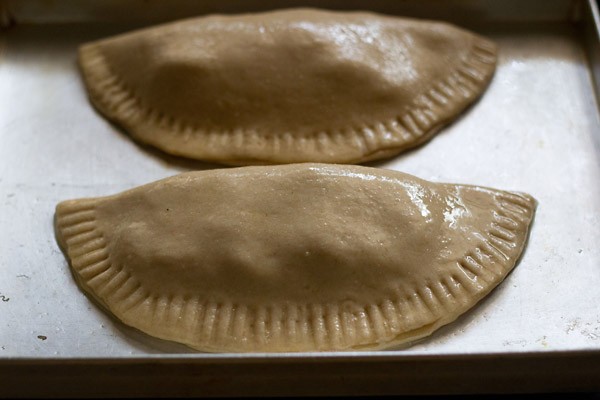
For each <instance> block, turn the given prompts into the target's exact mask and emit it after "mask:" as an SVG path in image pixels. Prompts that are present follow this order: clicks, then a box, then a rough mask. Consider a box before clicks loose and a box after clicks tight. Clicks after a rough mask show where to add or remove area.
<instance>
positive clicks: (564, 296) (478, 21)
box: [0, 0, 600, 364]
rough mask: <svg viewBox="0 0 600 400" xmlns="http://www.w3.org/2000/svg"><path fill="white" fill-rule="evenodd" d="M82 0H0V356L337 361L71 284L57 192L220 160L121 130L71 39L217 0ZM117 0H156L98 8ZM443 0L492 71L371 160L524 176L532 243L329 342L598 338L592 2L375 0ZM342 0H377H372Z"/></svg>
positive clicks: (451, 346) (136, 180)
mask: <svg viewBox="0 0 600 400" xmlns="http://www.w3.org/2000/svg"><path fill="white" fill-rule="evenodd" d="M85 3H86V2H73V1H64V2H60V1H57V2H46V1H31V2H2V1H1V0H0V14H2V15H1V17H2V18H0V23H4V25H11V24H14V26H12V27H11V28H9V29H5V30H3V31H0V364H2V363H3V362H5V363H6V362H15V363H18V362H20V361H21V362H22V361H24V360H25V361H28V362H30V363H35V362H38V361H39V362H43V361H44V360H46V361H48V360H64V361H72V360H79V361H82V360H83V361H85V360H92V359H94V360H113V361H114V360H118V359H121V360H147V359H150V360H155V361H156V360H158V361H160V360H169V362H170V363H173V362H177V361H181V362H187V361H190V360H191V361H193V360H195V361H199V362H212V361H215V362H219V363H221V364H222V363H224V362H225V363H226V362H228V361H231V362H233V360H237V361H235V362H240V360H244V359H246V360H253V362H258V363H268V362H272V361H277V360H279V361H281V360H282V359H286V357H287V358H288V359H294V358H305V359H306V358H308V359H318V360H327V359H328V358H329V360H334V359H336V357H338V356H339V354H338V355H336V354H327V353H325V354H318V355H317V354H308V353H303V354H278V355H269V354H250V355H248V354H246V355H241V354H240V355H219V354H217V355H207V354H202V353H198V352H195V351H193V350H191V349H189V348H187V347H185V346H181V345H177V344H173V343H169V342H165V341H160V340H157V339H153V338H150V337H147V336H146V335H144V334H142V333H139V332H137V331H135V330H133V329H130V328H128V327H126V326H124V325H123V324H121V323H119V322H118V321H115V320H114V319H112V318H111V317H109V316H107V315H106V314H105V313H104V312H102V311H101V310H100V309H99V308H97V307H96V306H95V305H94V304H92V303H91V302H90V300H89V299H88V298H87V297H86V296H84V295H83V293H82V292H81V291H80V290H79V289H78V287H77V286H76V284H75V281H74V279H73V277H72V276H71V273H70V271H69V268H68V266H67V263H66V260H65V258H64V256H63V254H62V253H61V251H60V250H59V248H58V246H57V244H56V241H55V238H54V232H53V225H52V222H53V214H54V207H55V205H56V204H57V203H58V202H59V201H61V200H65V199H71V198H79V197H85V196H100V195H106V194H111V193H115V192H119V191H121V190H124V189H128V188H131V187H134V186H137V185H141V184H144V183H148V182H151V181H154V180H157V179H161V178H164V177H167V176H171V175H174V174H177V173H180V172H183V171H189V170H194V169H206V168H216V167H218V166H216V165H210V164H204V163H200V162H195V161H190V160H184V159H178V158H174V157H170V156H166V155H164V154H162V153H160V152H158V151H155V150H152V149H150V148H147V147H142V146H140V145H138V144H136V143H135V142H133V141H132V140H131V139H130V138H129V137H128V136H127V135H125V134H124V133H122V132H121V131H120V130H118V129H117V128H115V127H114V126H113V125H111V124H109V123H107V121H106V120H104V119H103V118H102V117H101V116H100V115H99V114H97V113H96V112H95V111H94V110H93V108H92V107H91V106H90V104H89V102H88V100H87V97H86V93H85V91H84V88H83V84H82V81H81V78H80V75H79V73H78V70H77V65H76V50H77V47H78V46H79V45H80V44H81V43H84V42H87V41H89V40H94V39H98V38H102V37H106V36H110V35H113V34H116V33H120V32H125V31H128V30H131V29H133V28H135V27H139V26H143V25H148V24H150V23H155V22H157V21H161V20H163V19H169V18H170V17H181V16H184V15H182V14H185V15H191V14H193V13H194V12H198V10H199V9H201V10H202V12H213V11H219V8H218V6H217V5H216V3H215V2H206V3H204V5H203V6H202V7H204V8H202V7H200V6H198V5H197V6H196V8H194V7H193V4H192V3H193V2H181V1H179V2H176V3H179V4H180V5H181V4H184V3H185V4H186V5H187V8H185V7H183V8H179V9H177V8H174V7H172V8H168V9H167V8H165V7H166V6H165V3H166V2H163V3H159V2H142V1H137V2H136V1H128V2H127V1H126V2H111V1H107V2H101V1H89V2H87V4H88V6H87V8H86V6H85V5H82V4H85ZM126 3H129V5H130V6H131V5H133V6H135V5H136V4H137V5H138V6H140V5H142V4H149V5H147V7H150V10H151V9H152V7H155V8H158V9H159V11H156V10H155V11H156V12H150V11H147V12H146V14H144V13H142V16H140V14H134V15H131V13H129V14H127V13H122V12H121V13H116V12H115V13H113V14H111V12H110V11H111V10H113V11H114V10H117V9H118V8H119V7H124V6H123V4H126ZM223 3H224V4H227V2H223ZM304 3H307V2H304ZM334 3H335V5H336V6H339V5H340V4H341V3H336V2H334ZM448 3H450V4H455V5H456V4H461V5H462V6H463V11H464V12H462V13H460V17H459V18H460V20H461V22H462V25H463V26H466V27H468V28H471V29H473V30H475V31H477V32H479V33H481V34H484V35H487V36H488V37H490V38H492V39H493V40H495V41H496V42H497V43H498V45H499V49H500V51H499V62H498V69H497V72H496V75H495V76H494V79H493V81H492V83H491V85H490V87H489V89H488V90H487V92H486V93H485V94H484V96H483V97H482V98H481V99H480V101H479V102H477V103H476V104H475V105H474V106H473V107H471V108H470V109H469V110H468V111H467V112H466V113H465V114H464V115H463V116H462V117H461V118H460V119H459V120H457V121H456V122H455V123H453V124H452V125H450V126H449V127H447V128H446V129H444V130H443V132H441V133H440V134H439V135H437V136H436V137H435V138H434V139H433V140H432V141H431V142H429V143H428V144H426V145H425V146H422V147H420V148H418V149H416V150H414V151H411V152H409V153H407V154H405V155H401V156H398V157H395V158H393V159H391V160H388V161H385V162H380V163H374V164H371V165H373V166H377V167H380V168H389V169H396V170H400V171H404V172H407V173H411V174H414V175H417V176H419V177H422V178H424V179H428V180H432V181H437V182H454V183H468V184H477V185H484V186H491V187H496V188H501V189H510V190H518V191H524V192H528V193H530V194H532V195H533V196H535V197H536V199H537V200H538V201H539V207H538V210H537V215H536V219H535V222H534V225H533V227H532V231H531V236H530V240H529V244H528V247H527V249H526V251H525V253H524V255H523V257H522V259H521V261H520V263H519V264H518V265H517V267H516V268H515V270H514V271H513V272H512V273H511V274H510V275H509V276H508V277H507V278H506V280H505V281H504V282H503V283H502V284H501V285H500V286H499V287H498V288H497V289H496V290H494V291H493V292H492V293H491V294H490V295H489V296H488V297H487V298H486V299H485V300H483V301H482V302H481V303H480V304H478V305H477V306H476V307H475V308H474V309H473V310H471V311H469V312H468V313H466V314H465V315H463V316H462V317H460V318H459V319H458V320H457V321H456V322H454V323H452V324H450V325H449V326H446V327H444V328H442V329H440V330H439V331H438V332H436V333H434V334H433V335H432V336H431V337H430V338H428V339H426V340H424V341H422V342H420V343H418V344H417V345H415V346H413V347H411V348H409V349H406V350H402V351H382V352H360V353H345V354H344V356H343V357H344V359H345V360H348V361H350V362H351V361H352V359H353V358H355V359H356V360H361V361H365V360H369V358H371V360H382V359H383V360H385V359H387V360H402V359H403V358H405V359H407V360H408V359H410V360H414V362H416V363H418V362H419V360H427V359H430V357H432V356H433V357H449V358H448V359H456V357H458V358H460V357H467V356H469V355H477V356H482V355H485V356H486V357H487V356H490V355H491V356H494V355H497V356H498V357H505V356H506V355H518V354H541V355H546V354H551V353H556V354H565V353H570V352H571V353H573V354H575V353H577V354H600V353H598V352H599V351H600V307H599V304H600V290H598V287H600V246H598V243H600V229H599V228H598V227H599V226H600V117H599V116H600V113H599V108H598V103H597V100H596V98H595V96H594V81H593V74H592V71H593V68H592V67H591V66H590V60H592V62H593V59H594V57H596V58H597V55H593V56H590V55H589V50H588V49H589V48H592V47H590V46H588V45H589V41H588V42H586V39H585V37H584V30H583V28H582V23H581V22H578V21H580V20H582V19H584V18H588V17H589V16H590V15H592V14H590V12H589V11H590V8H588V7H589V5H591V4H592V3H593V2H592V1H590V2H589V3H587V2H584V1H580V2H578V1H560V0H555V1H550V2H540V1H537V2H536V1H529V2H521V3H519V4H526V5H527V7H524V8H523V10H524V11H523V12H522V13H519V12H518V8H515V9H513V10H512V11H511V10H510V9H507V8H506V7H504V8H503V7H500V6H498V3H499V2H495V3H493V2H490V1H482V2H477V1H472V0H470V1H463V2H459V1H453V2H446V3H445V4H446V6H440V4H441V3H440V2H436V1H430V2H427V1H425V2H416V1H412V2H411V1H407V2H405V3H402V4H404V5H405V6H406V7H405V9H402V7H398V6H396V7H395V8H390V10H388V11H389V12H390V13H398V14H399V13H400V11H404V12H403V14H404V15H415V16H420V17H423V16H426V15H429V14H428V13H427V12H428V10H432V11H431V12H430V14H432V15H434V16H435V17H436V18H443V17H444V15H445V14H444V7H446V8H448V6H447V4H448ZM507 3H508V4H513V5H514V4H515V3H514V2H507ZM61 4H62V6H61ZM119 4H121V5H119ZM157 4H162V5H157ZM196 4H198V3H196ZM299 4H303V3H302V2H294V3H293V5H299ZM307 4H309V5H314V4H311V3H309V2H308V3H307ZM351 4H352V6H353V7H352V8H355V9H356V8H361V9H370V8H371V9H376V10H377V11H380V12H385V11H386V3H385V2H381V1H379V2H357V1H355V2H352V3H351ZM419 4H420V5H419ZM427 4H429V5H430V6H431V4H437V5H438V6H439V7H440V8H434V7H431V8H427ZM493 4H496V5H493ZM543 4H547V7H546V8H544V7H543ZM90 5H91V6H90ZM286 5H289V3H286ZM359 5H360V7H359ZM370 5H372V6H373V7H370ZM198 7H200V8H198ZM486 7H487V8H486ZM536 7H537V8H536ZM234 8H235V11H238V10H244V6H243V3H240V2H235V7H225V6H224V10H223V11H226V12H232V11H234ZM265 8H274V2H272V1H271V2H268V7H265ZM335 8H339V7H335ZM173 9H175V10H178V11H177V12H171V14H169V13H168V12H166V11H165V10H167V11H168V10H173ZM7 10H8V11H7ZM161 10H162V11H161ZM181 10H184V11H183V12H182V11H181ZM436 10H437V11H436ZM482 10H483V11H485V12H483V11H482ZM494 10H496V11H494ZM536 10H538V12H537V13H536ZM469 11H473V12H472V13H471V14H469ZM475 11H477V12H475ZM542 11H543V12H542ZM95 13H96V14H95ZM186 13H187V14H186ZM94 15H99V16H101V18H97V19H94ZM111 15H113V16H114V18H112V19H111V18H110V16H111ZM130 15H131V20H130V21H128V20H127V17H128V16H130ZM448 15H455V14H448ZM523 15H526V16H527V15H528V16H529V19H527V18H525V19H524V17H523ZM450 19H451V18H450ZM482 21H483V22H485V23H482ZM592 21H593V20H592ZM15 22H16V24H15ZM592 27H593V29H592V40H597V36H596V37H595V39H594V36H593V31H594V29H597V25H592ZM596 35H597V31H596ZM586 43H588V45H586ZM592 45H594V46H597V42H593V43H592ZM596 68H597V66H596Z"/></svg>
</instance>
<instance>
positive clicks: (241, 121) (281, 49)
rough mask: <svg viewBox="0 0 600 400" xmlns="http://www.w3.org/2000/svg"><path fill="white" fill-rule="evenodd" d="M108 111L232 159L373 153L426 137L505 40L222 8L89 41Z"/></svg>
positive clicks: (95, 95) (194, 153)
mask: <svg viewBox="0 0 600 400" xmlns="http://www.w3.org/2000/svg"><path fill="white" fill-rule="evenodd" d="M79 62H80V66H81V71H82V73H83V77H84V81H85V85H86V87H87V90H88V92H89V98H90V99H91V102H92V103H93V104H94V105H95V106H96V108H97V109H98V110H99V111H100V113H102V114H103V115H104V116H105V117H107V118H108V119H110V120H111V121H114V122H116V123H117V124H118V125H120V126H121V127H123V128H124V129H125V130H126V131H127V132H129V133H130V134H131V135H132V136H133V137H134V138H136V139H138V140H139V141H141V142H144V143H146V144H150V145H152V146H155V147H157V148H159V149H162V150H163V151H165V152H168V153H171V154H175V155H179V156H185V157H190V158H195V159H200V160H208V161H216V162H220V163H225V164H237V165H245V164H276V163H294V162H331V163H360V162H365V161H369V160H375V159H380V158H384V157H390V156H392V155H395V154H398V153H400V152H402V151H404V150H406V149H409V148H411V147H414V146H417V145H419V144H421V143H423V142H424V141H426V140H428V139H429V138H431V137H432V135H434V134H435V133H436V132H438V130H439V129H440V128H441V127H442V126H444V125H445V124H447V123H449V122H450V121H451V120H453V119H454V118H456V117H457V116H458V115H459V113H461V112H462V111H463V110H464V109H465V108H466V107H467V106H468V105H469V104H470V103H472V102H473V101H474V100H475V99H476V98H477V97H479V96H480V95H481V94H482V92H483V91H484V89H485V88H486V86H487V85H488V83H489V81H490V80H491V77H492V75H493V73H494V70H495V66H496V46H495V45H494V44H493V43H492V42H490V41H489V40H487V39H485V38H483V37H481V36H479V35H476V34H474V33H471V32H468V31H465V30H463V29H459V28H457V27H455V26H452V25H449V24H447V23H441V22H433V21H422V20H413V19H407V18H398V17H390V16H383V15H377V14H372V13H366V12H332V11H319V10H312V9H294V10H284V11H274V12H266V13H259V14H244V15H233V16H224V15H213V16H206V17H200V18H194V19H188V20H183V21H178V22H174V23H169V24H166V25H162V26H157V27H152V28H147V29H143V30H139V31H135V32H131V33H126V34H122V35H119V36H115V37H111V38H108V39H103V40H99V41H95V42H92V43H87V44H85V45H83V46H82V47H81V48H80V52H79Z"/></svg>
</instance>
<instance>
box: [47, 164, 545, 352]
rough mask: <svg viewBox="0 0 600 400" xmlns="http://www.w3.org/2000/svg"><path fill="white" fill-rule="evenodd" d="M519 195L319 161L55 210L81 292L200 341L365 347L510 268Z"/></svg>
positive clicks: (143, 326)
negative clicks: (320, 162) (317, 162)
mask: <svg viewBox="0 0 600 400" xmlns="http://www.w3.org/2000/svg"><path fill="white" fill-rule="evenodd" d="M535 204H536V203H535V200H534V199H533V198H532V197H531V196H529V195H527V194H523V193H513V192H505V191H500V190H496V189H489V188H482V187H475V186H466V185H452V184H439V183H430V182H427V181H424V180H421V179H418V178H416V177H414V176H411V175H407V174H403V173H400V172H396V171H389V170H382V169H375V168H367V167H359V166H340V165H326V164H298V165H286V166H277V167H242V168H235V169H222V170H211V171H201V172H189V173H184V174H181V175H177V176H174V177H171V178H167V179H164V180H160V181H158V182H154V183H151V184H148V185H145V186H141V187H138V188H135V189H132V190H129V191H126V192H123V193H121V194H117V195H114V196H108V197H100V198H89V199H81V200H71V201H65V202H62V203H60V204H59V205H58V206H57V209H56V231H57V236H58V240H59V243H60V244H61V247H62V248H63V249H64V250H65V252H66V254H67V255H68V258H69V260H70V265H71V267H72V271H73V273H74V276H75V277H76V279H77V281H78V282H79V284H80V286H81V288H83V290H84V291H86V292H87V293H89V294H90V295H91V296H93V297H94V298H95V299H96V300H97V301H98V302H99V303H100V304H102V305H103V306H104V307H106V308H107V309H108V310H110V312H112V313H113V314H114V315H115V316H116V317H117V318H119V319H120V320H122V321H123V322H124V323H125V324H128V325H130V326H133V327H135V328H138V329H140V330H142V331H144V332H146V333H148V334H150V335H153V336H156V337H159V338H163V339H168V340H172V341H177V342H181V343H185V344H187V345H189V346H191V347H193V348H195V349H199V350H203V351H214V352H216V351H225V352H250V351H260V352H262V351H267V352H275V351H313V350H315V351H322V350H351V349H380V348H387V347H390V346H395V345H399V344H404V343H407V342H412V341H414V340H416V339H419V338H422V337H424V336H427V335H429V334H431V333H432V332H433V331H435V330H436V329H438V328H439V327H440V326H442V325H445V324H448V323H449V322H451V321H453V320H454V319H455V318H457V317H458V316H459V315H460V314H462V313H464V312H465V311H466V310H468V309H469V308H471V307H472V306H473V305H475V303H477V302H478V301H479V300H480V299H481V298H483V297H484V296H485V295H486V294H487V293H489V292H490V291H491V290H492V289H493V288H494V287H495V286H496V285H498V284H499V283H500V282H501V281H502V280H503V279H504V278H505V277H506V275H507V274H508V273H509V271H510V270H511V269H512V268H513V267H514V265H515V263H516V261H517V259H518V258H519V256H520V254H521V252H522V251H523V248H524V246H525V243H526V240H527V235H528V228H529V225H530V223H531V221H532V218H533V214H534V210H535Z"/></svg>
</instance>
